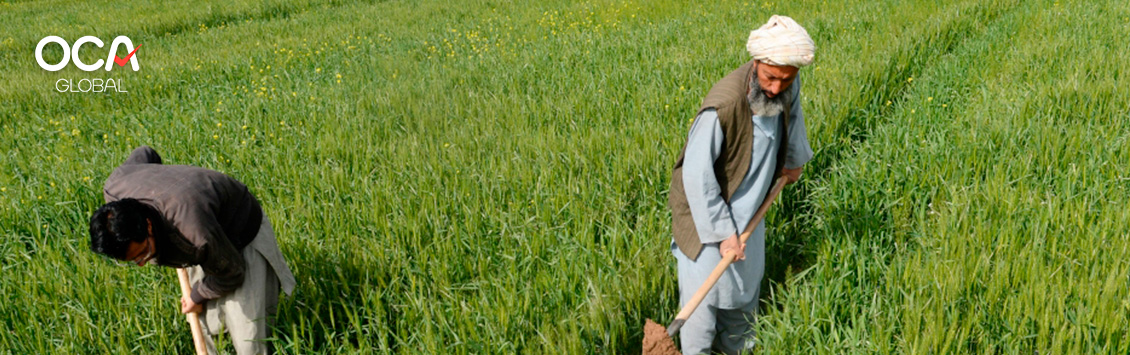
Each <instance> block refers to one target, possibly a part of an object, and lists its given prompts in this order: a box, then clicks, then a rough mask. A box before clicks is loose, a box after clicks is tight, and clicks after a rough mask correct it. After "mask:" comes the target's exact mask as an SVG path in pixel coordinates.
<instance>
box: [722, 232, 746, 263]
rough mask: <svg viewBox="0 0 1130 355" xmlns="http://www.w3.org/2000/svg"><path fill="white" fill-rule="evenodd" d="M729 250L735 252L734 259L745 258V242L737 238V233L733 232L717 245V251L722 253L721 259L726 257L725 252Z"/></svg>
mask: <svg viewBox="0 0 1130 355" xmlns="http://www.w3.org/2000/svg"><path fill="white" fill-rule="evenodd" d="M738 244H741V245H738ZM730 250H733V251H735V252H737V255H736V257H735V258H734V261H738V260H745V243H742V242H741V241H739V240H738V235H737V234H734V235H732V236H730V238H728V239H726V240H723V241H722V244H719V245H718V253H719V254H721V255H722V259H723V260H725V259H726V252H728V251H730Z"/></svg>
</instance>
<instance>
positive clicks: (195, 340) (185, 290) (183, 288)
mask: <svg viewBox="0 0 1130 355" xmlns="http://www.w3.org/2000/svg"><path fill="white" fill-rule="evenodd" d="M177 278H178V279H180V293H181V295H182V296H183V297H189V295H190V294H192V286H191V285H189V283H188V270H185V269H183V268H177ZM178 308H180V307H178ZM187 316H188V324H189V326H190V327H192V345H194V346H195V348H196V355H208V346H207V345H205V344H204V329H203V328H201V327H200V316H199V315H197V314H196V313H189V314H188V315H187Z"/></svg>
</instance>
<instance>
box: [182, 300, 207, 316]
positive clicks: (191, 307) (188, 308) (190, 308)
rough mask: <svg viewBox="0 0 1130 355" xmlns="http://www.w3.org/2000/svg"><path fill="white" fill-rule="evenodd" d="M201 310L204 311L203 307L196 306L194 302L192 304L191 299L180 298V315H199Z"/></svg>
mask: <svg viewBox="0 0 1130 355" xmlns="http://www.w3.org/2000/svg"><path fill="white" fill-rule="evenodd" d="M203 310H204V306H203V305H200V304H197V303H196V302H192V298H191V297H188V296H185V297H181V298H180V312H181V313H183V314H188V313H190V312H191V313H196V314H200V311H203Z"/></svg>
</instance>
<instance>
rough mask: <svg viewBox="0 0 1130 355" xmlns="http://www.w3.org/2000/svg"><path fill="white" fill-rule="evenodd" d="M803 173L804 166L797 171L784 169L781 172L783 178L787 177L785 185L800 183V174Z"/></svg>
mask: <svg viewBox="0 0 1130 355" xmlns="http://www.w3.org/2000/svg"><path fill="white" fill-rule="evenodd" d="M803 171H804V166H801V167H799V168H796V169H784V171H782V172H781V176H784V177H785V185H792V184H793V183H795V182H797V181H799V180H800V174H801V173H802V172H803Z"/></svg>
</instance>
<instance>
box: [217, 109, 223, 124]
mask: <svg viewBox="0 0 1130 355" xmlns="http://www.w3.org/2000/svg"><path fill="white" fill-rule="evenodd" d="M217 111H219V110H218V109H217ZM223 126H224V123H223V122H216V127H223Z"/></svg>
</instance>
